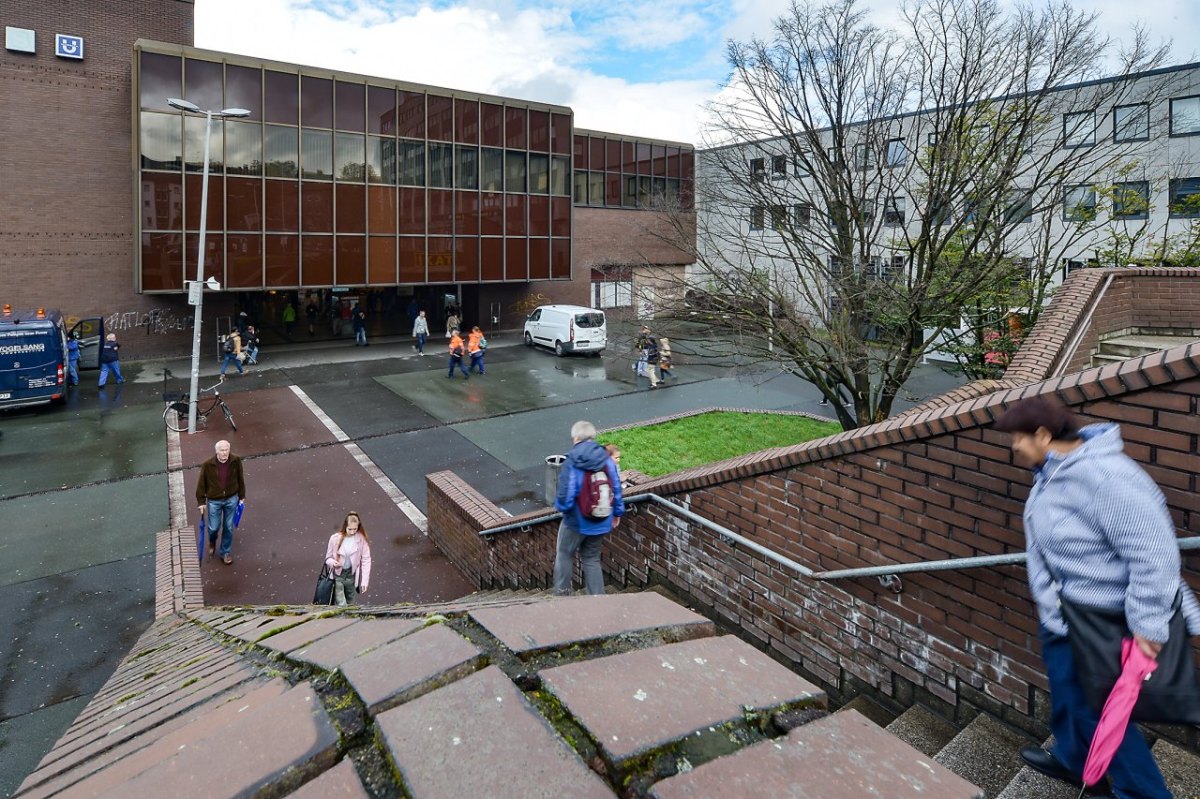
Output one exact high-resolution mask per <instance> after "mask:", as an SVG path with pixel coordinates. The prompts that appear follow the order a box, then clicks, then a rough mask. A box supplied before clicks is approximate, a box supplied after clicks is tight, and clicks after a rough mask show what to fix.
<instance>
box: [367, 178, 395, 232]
mask: <svg viewBox="0 0 1200 799" xmlns="http://www.w3.org/2000/svg"><path fill="white" fill-rule="evenodd" d="M367 232H368V233H390V234H395V232H396V190H395V189H393V188H392V187H391V186H368V187H367Z"/></svg>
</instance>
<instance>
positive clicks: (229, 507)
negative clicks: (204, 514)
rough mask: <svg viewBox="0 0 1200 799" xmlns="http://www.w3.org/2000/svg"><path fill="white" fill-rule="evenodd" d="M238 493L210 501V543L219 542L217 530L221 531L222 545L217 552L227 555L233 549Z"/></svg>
mask: <svg viewBox="0 0 1200 799" xmlns="http://www.w3.org/2000/svg"><path fill="white" fill-rule="evenodd" d="M237 506H238V495H237V494H234V495H233V496H232V497H226V498H225V499H210V500H209V501H208V519H207V524H208V544H209V546H212V545H213V544H215V543H216V542H217V531H220V533H221V546H220V547H218V549H217V554H218V555H220V556H221V557H225V556H226V555H228V554H229V552H230V550H232V549H233V512H234V511H235V510H237Z"/></svg>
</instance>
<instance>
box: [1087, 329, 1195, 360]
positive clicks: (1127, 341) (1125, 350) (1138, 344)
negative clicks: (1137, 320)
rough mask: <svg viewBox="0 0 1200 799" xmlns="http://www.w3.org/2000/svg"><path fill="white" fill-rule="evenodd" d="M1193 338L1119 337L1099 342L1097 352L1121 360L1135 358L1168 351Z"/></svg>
mask: <svg viewBox="0 0 1200 799" xmlns="http://www.w3.org/2000/svg"><path fill="white" fill-rule="evenodd" d="M1195 340H1196V339H1195V337H1193V336H1187V335H1184V336H1161V335H1158V336H1156V335H1145V334H1133V335H1128V336H1119V337H1117V338H1110V339H1106V340H1104V341H1101V342H1100V347H1099V352H1100V353H1103V354H1104V355H1116V356H1121V357H1122V358H1136V357H1138V356H1141V355H1148V354H1150V353H1152V352H1158V351H1160V350H1169V349H1171V348H1172V347H1178V346H1179V345H1180V344H1187V343H1189V342H1192V341H1195Z"/></svg>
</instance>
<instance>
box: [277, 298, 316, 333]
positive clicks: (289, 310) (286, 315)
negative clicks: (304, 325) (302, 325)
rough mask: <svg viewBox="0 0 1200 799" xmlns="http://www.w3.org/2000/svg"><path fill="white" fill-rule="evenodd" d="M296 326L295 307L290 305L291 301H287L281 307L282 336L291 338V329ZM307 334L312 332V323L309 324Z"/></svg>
mask: <svg viewBox="0 0 1200 799" xmlns="http://www.w3.org/2000/svg"><path fill="white" fill-rule="evenodd" d="M295 326H296V306H295V305H292V301H291V300H288V302H287V305H285V306H283V334H284V335H285V336H287V337H288V338H289V339H290V338H291V337H292V328H294V327H295ZM308 332H309V333H311V332H312V322H311V321H310V322H309V325H308Z"/></svg>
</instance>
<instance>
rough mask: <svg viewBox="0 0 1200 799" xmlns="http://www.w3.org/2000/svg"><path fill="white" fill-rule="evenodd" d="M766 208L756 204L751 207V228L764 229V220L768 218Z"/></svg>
mask: <svg viewBox="0 0 1200 799" xmlns="http://www.w3.org/2000/svg"><path fill="white" fill-rule="evenodd" d="M766 210H767V209H766V208H764V207H763V206H761V205H755V206H752V207H751V208H750V229H751V230H762V229H763V222H764V221H765V220H766Z"/></svg>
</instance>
